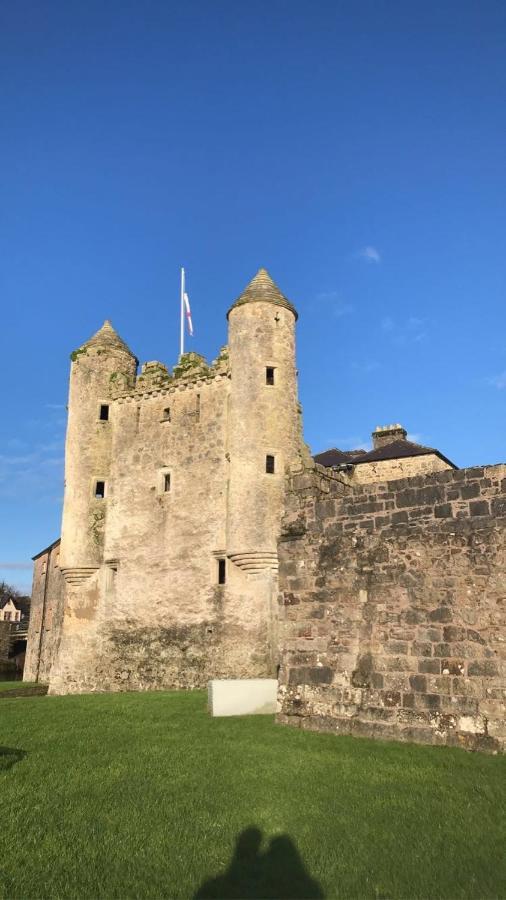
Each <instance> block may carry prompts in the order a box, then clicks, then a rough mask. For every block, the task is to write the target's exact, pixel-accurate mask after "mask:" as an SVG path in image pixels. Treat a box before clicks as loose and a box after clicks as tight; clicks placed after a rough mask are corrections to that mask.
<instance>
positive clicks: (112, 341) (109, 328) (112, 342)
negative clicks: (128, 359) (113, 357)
mask: <svg viewBox="0 0 506 900" xmlns="http://www.w3.org/2000/svg"><path fill="white" fill-rule="evenodd" d="M85 347H104V348H106V349H107V348H110V349H114V350H123V351H124V352H125V353H128V354H129V355H130V356H133V358H134V359H137V357H136V356H134V354H133V353H132V351H131V350H130V347H129V346H128V344H125V341H124V340H123V339H122V338H120V336H119V334H118V332H117V331H116V329H115V328H114V327H113V325H112V323H111V322H110V321H109V319H106V320H105V322H104V324H103V325H102V328H99V329H98V331H97V332H95V334H94V335H93V336H92V337H90V339H89V341H86V343H85V344H83V345H82V347H81V348H80V349H84V348H85Z"/></svg>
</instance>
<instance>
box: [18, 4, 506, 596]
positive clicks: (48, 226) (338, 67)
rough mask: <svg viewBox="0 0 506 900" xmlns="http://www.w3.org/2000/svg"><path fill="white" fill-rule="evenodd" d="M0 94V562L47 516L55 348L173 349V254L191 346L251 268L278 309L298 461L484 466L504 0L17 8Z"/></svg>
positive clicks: (56, 452)
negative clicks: (298, 406) (386, 440)
mask: <svg viewBox="0 0 506 900" xmlns="http://www.w3.org/2000/svg"><path fill="white" fill-rule="evenodd" d="M0 84H1V91H0V109H1V122H2V138H1V142H0V163H1V165H0V184H1V192H0V199H1V202H0V250H1V256H0V296H1V300H2V327H1V333H0V342H1V354H2V363H3V374H2V386H3V390H2V413H3V414H2V417H1V426H0V428H1V434H0V509H1V514H0V578H1V577H4V578H5V579H6V580H8V581H11V582H14V583H15V584H18V585H20V586H22V587H26V586H28V585H29V583H30V580H31V575H30V571H29V568H28V566H29V560H30V557H31V556H32V555H33V554H34V553H35V552H37V551H38V550H40V549H41V548H42V547H44V546H46V545H47V544H48V543H50V542H51V541H52V540H54V539H55V538H56V537H57V535H58V533H59V527H60V515H61V499H62V483H63V466H62V461H63V441H64V432H65V404H66V399H67V397H66V395H67V380H68V367H69V353H70V351H71V350H72V349H73V348H75V347H76V346H78V345H80V344H81V343H82V342H83V341H84V340H86V339H87V338H88V337H89V336H90V335H91V334H92V333H93V332H94V331H96V330H97V328H98V327H99V326H100V325H101V324H102V322H103V320H104V319H105V318H106V317H108V318H111V319H112V321H113V323H114V325H115V326H116V328H117V330H118V331H119V333H120V334H121V335H122V337H123V338H124V339H125V340H127V341H128V343H129V344H130V346H131V347H132V349H133V350H134V351H135V352H136V354H137V355H138V356H139V358H140V359H141V360H143V361H145V360H150V359H160V360H162V361H164V362H166V363H167V364H170V365H172V364H173V363H174V362H175V361H176V357H177V345H178V336H177V331H178V308H177V302H178V301H177V294H178V267H179V266H180V265H182V264H184V265H185V266H186V268H187V270H188V289H189V293H190V297H191V300H192V307H193V315H194V324H195V332H196V333H195V337H194V339H193V341H192V342H191V345H190V347H189V349H190V348H191V349H195V350H198V351H199V352H202V353H204V354H205V355H206V356H207V357H208V358H211V359H212V358H213V357H214V356H215V355H216V353H217V351H218V349H219V347H220V345H221V344H223V343H224V342H225V340H226V323H225V312H226V309H227V308H228V306H229V304H230V303H231V301H232V300H233V299H234V298H235V297H236V296H237V295H238V294H239V293H240V291H241V290H242V288H243V287H244V286H245V284H246V283H247V282H248V281H249V280H250V278H251V277H252V276H253V275H254V273H255V272H256V270H257V269H258V268H259V266H266V267H267V268H268V269H269V271H270V272H271V274H272V276H273V277H274V278H275V280H276V281H277V282H278V283H279V285H280V287H281V288H282V289H283V290H284V292H285V293H286V294H287V296H288V297H290V298H291V299H292V300H293V302H294V303H295V304H296V306H297V308H298V310H299V314H300V319H299V326H298V363H299V370H300V393H301V399H302V403H303V407H304V418H305V434H306V440H307V441H308V442H309V443H310V445H311V447H312V449H313V450H314V451H315V452H316V451H320V450H323V449H325V448H327V447H330V446H339V447H342V448H348V447H352V446H357V445H360V444H364V443H365V442H367V441H368V439H369V435H370V432H371V430H372V429H373V428H374V427H375V426H376V425H378V424H387V423H390V422H396V421H400V422H402V423H403V424H404V425H405V427H406V428H407V429H408V431H409V432H410V434H412V435H416V436H417V439H418V440H420V441H421V442H423V443H427V444H430V445H435V446H437V447H439V448H440V449H441V450H442V452H444V453H445V454H447V455H448V456H449V457H450V458H451V459H453V460H454V461H455V462H456V463H457V464H458V465H461V466H466V465H472V464H479V463H482V464H483V463H494V462H499V461H503V460H505V459H506V448H505V428H504V408H505V401H506V329H505V318H506V315H505V303H504V297H505V282H506V277H505V276H506V261H505V260H506V254H505V224H506V223H505V218H506V214H505V210H506V202H505V201H506V170H505V162H504V161H505V159H506V147H505V143H506V141H505V137H506V121H505V120H506V104H505V102H504V97H505V95H506V5H505V4H504V2H502V0H501V2H489V0H482V2H479V3H478V2H476V0H474V2H467V0H459V2H445V0H437V2H434V0H424V2H414V0H410V2H406V0H402V2H396V0H389V2H382V0H376V2H372V0H363V2H362V0H357V2H353V3H344V2H336V0H332V2H318V0H312V2H298V0H291V2H277V0H268V2H266V0H256V2H254V3H249V4H245V3H237V2H229V0H217V2H207V0H206V2H204V0H201V2H194V0H186V2H184V3H182V2H180V3H173V2H169V0H163V2H162V0H142V2H140V0H138V2H132V0H121V2H119V0H109V2H107V3H104V2H103V0H87V2H86V3H84V2H75V0H70V2H69V0H51V2H48V3H40V2H39V0H36V2H32V0H28V2H27V0H17V2H16V3H4V4H3V5H2V7H1V9H0Z"/></svg>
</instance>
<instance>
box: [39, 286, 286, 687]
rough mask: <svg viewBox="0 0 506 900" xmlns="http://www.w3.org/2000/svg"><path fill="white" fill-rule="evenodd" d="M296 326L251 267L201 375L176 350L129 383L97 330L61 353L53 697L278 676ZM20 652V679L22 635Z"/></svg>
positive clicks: (108, 333)
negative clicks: (172, 362) (66, 392)
mask: <svg viewBox="0 0 506 900" xmlns="http://www.w3.org/2000/svg"><path fill="white" fill-rule="evenodd" d="M296 319H297V313H296V311H295V309H294V307H293V306H292V304H291V303H290V302H289V301H288V300H287V299H286V297H284V296H283V294H282V293H281V291H280V290H279V288H278V287H277V286H276V285H275V284H274V282H273V281H272V279H271V278H270V276H269V275H268V273H267V272H266V271H265V269H260V271H259V272H258V273H257V275H256V276H255V277H254V278H253V280H252V281H251V282H250V284H249V285H248V286H247V288H246V289H245V290H244V292H243V293H242V294H241V296H240V297H239V298H238V299H237V300H236V302H235V303H234V304H233V305H232V307H231V309H230V310H229V313H228V336H229V346H228V348H224V350H223V351H222V352H221V353H220V355H219V357H218V359H217V360H216V361H215V362H214V363H212V364H211V365H208V364H207V363H206V361H205V360H204V359H203V358H202V357H199V356H198V355H197V354H187V355H186V356H184V357H183V358H182V359H181V360H180V361H179V363H178V365H177V366H175V367H174V369H173V371H172V372H169V370H168V369H167V368H166V366H164V365H163V364H162V363H160V362H150V363H146V364H145V365H144V366H143V368H142V371H141V373H140V375H139V376H137V375H136V368H137V360H136V359H135V357H134V356H133V354H132V353H131V352H130V350H129V349H128V347H127V346H126V345H125V344H124V342H123V341H122V340H121V338H120V337H119V336H118V335H117V334H116V332H115V331H114V329H113V328H112V326H111V325H110V323H108V322H106V323H105V324H104V326H103V327H102V328H101V329H100V331H98V332H97V334H96V335H95V336H94V337H93V338H91V340H89V341H88V342H87V343H86V344H84V345H83V346H82V347H80V348H79V350H77V351H75V352H74V353H73V354H72V359H73V362H72V368H71V375H70V398H69V417H68V428H67V444H66V462H65V479H66V486H65V499H64V511H63V531H62V542H61V554H60V571H61V573H62V576H63V578H64V581H65V585H64V589H63V590H62V592H61V593H62V598H63V599H62V603H61V604H60V605H59V606H58V615H57V616H55V618H54V622H55V625H54V632H55V633H54V640H52V641H51V648H52V650H51V654H50V655H49V654H46V657H45V660H46V661H45V662H44V666H43V667H42V669H41V670H40V678H41V679H45V680H47V681H48V682H49V685H50V692H51V693H68V692H77V691H90V690H91V691H96V690H126V689H130V690H137V689H146V688H148V687H171V688H174V687H184V688H193V687H203V686H205V684H206V683H207V681H208V679H210V678H220V677H223V678H237V677H265V676H270V675H273V674H275V673H276V669H277V665H278V662H279V650H278V637H277V623H278V602H277V601H278V583H277V570H278V555H277V540H278V537H279V534H280V530H281V520H282V516H283V513H284V509H285V492H286V484H287V479H286V477H285V476H286V473H287V472H288V471H293V469H294V466H295V465H296V463H298V462H300V454H301V450H302V437H301V434H300V419H299V407H298V401H297V384H296V367H295V322H296ZM63 595H64V597H63ZM53 605H54V604H53ZM47 608H49V606H48V607H47ZM42 618H43V616H42ZM34 621H35V618H34ZM31 648H33V650H32V651H31V655H30V658H29V663H28V665H27V668H26V673H25V674H26V677H29V676H30V674H31V673H32V671H34V672H35V671H38V669H37V666H38V662H37V654H39V656H40V652H39V651H38V650H37V648H38V643H37V636H36V635H35V631H34V637H33V640H32V641H31Z"/></svg>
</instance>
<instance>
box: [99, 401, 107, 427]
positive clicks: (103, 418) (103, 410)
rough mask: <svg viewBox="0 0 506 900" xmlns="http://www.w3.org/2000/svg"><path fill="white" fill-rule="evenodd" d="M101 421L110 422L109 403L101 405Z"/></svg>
mask: <svg viewBox="0 0 506 900" xmlns="http://www.w3.org/2000/svg"><path fill="white" fill-rule="evenodd" d="M100 421H101V422H108V421H109V406H108V405H107V403H101V404H100Z"/></svg>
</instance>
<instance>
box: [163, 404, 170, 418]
mask: <svg viewBox="0 0 506 900" xmlns="http://www.w3.org/2000/svg"><path fill="white" fill-rule="evenodd" d="M163 421H164V422H170V406H166V407H165V409H164V411H163Z"/></svg>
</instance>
